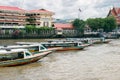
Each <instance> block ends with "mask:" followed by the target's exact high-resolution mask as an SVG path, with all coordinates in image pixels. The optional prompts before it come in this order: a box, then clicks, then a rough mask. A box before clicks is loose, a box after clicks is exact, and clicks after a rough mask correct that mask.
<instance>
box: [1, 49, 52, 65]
mask: <svg viewBox="0 0 120 80" xmlns="http://www.w3.org/2000/svg"><path fill="white" fill-rule="evenodd" d="M51 52H52V51H45V52H33V53H31V52H30V51H28V50H27V49H2V50H0V67H4V66H17V65H23V64H28V63H32V62H36V61H38V60H39V59H41V58H43V57H44V56H46V55H48V54H49V53H51Z"/></svg>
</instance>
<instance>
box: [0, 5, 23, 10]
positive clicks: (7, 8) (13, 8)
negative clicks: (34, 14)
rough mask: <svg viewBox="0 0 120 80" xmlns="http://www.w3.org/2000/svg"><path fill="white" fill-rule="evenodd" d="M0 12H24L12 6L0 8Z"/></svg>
mask: <svg viewBox="0 0 120 80" xmlns="http://www.w3.org/2000/svg"><path fill="white" fill-rule="evenodd" d="M0 10H12V11H25V10H23V9H20V8H18V7H13V6H0Z"/></svg>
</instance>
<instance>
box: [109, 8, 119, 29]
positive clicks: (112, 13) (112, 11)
mask: <svg viewBox="0 0 120 80" xmlns="http://www.w3.org/2000/svg"><path fill="white" fill-rule="evenodd" d="M107 16H113V17H115V19H116V21H117V24H118V26H119V27H120V8H116V7H113V9H110V11H109V13H108V15H107Z"/></svg>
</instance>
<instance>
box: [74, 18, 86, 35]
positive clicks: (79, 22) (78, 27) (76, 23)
mask: <svg viewBox="0 0 120 80" xmlns="http://www.w3.org/2000/svg"><path fill="white" fill-rule="evenodd" d="M72 25H73V26H74V28H75V29H76V30H77V31H80V32H81V33H83V32H84V26H85V22H84V21H83V20H80V19H75V20H74V21H73V23H72Z"/></svg>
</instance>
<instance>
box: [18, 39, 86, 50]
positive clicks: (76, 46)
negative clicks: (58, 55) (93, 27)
mask: <svg viewBox="0 0 120 80" xmlns="http://www.w3.org/2000/svg"><path fill="white" fill-rule="evenodd" d="M17 44H21V45H25V44H29V45H30V44H42V45H43V46H45V47H46V48H47V49H50V48H60V47H61V48H60V49H57V50H56V51H67V50H82V49H84V48H85V47H86V46H88V45H87V44H82V43H81V42H76V41H52V42H50V41H49V42H41V43H38V42H17Z"/></svg>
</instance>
